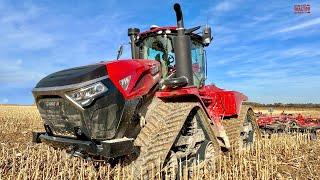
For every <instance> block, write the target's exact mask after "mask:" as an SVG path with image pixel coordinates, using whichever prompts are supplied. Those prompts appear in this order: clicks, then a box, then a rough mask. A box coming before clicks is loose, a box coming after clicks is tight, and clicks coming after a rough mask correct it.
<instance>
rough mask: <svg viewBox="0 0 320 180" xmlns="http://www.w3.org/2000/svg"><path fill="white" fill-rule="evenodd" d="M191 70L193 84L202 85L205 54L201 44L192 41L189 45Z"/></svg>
mask: <svg viewBox="0 0 320 180" xmlns="http://www.w3.org/2000/svg"><path fill="white" fill-rule="evenodd" d="M191 58H192V71H193V81H194V85H196V86H197V87H200V86H202V84H203V83H204V80H205V69H206V68H205V65H206V63H205V59H204V58H205V56H204V50H203V46H202V44H200V43H198V42H192V45H191Z"/></svg>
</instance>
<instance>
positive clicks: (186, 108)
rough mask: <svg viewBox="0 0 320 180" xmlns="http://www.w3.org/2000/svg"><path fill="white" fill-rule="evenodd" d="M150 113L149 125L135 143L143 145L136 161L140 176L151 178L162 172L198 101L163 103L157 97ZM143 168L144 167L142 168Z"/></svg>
mask: <svg viewBox="0 0 320 180" xmlns="http://www.w3.org/2000/svg"><path fill="white" fill-rule="evenodd" d="M154 103H155V104H154V105H153V107H151V108H150V109H149V110H148V111H147V114H146V117H145V119H146V125H145V126H144V127H143V128H142V129H141V132H140V133H139V135H138V136H137V138H136V140H135V142H134V145H135V146H140V155H139V157H138V158H137V159H136V160H135V162H134V167H135V169H136V171H135V173H136V177H141V176H140V175H141V174H142V175H143V176H142V177H143V179H148V178H151V176H150V175H151V171H152V169H153V170H154V171H158V169H159V166H162V165H163V163H164V161H165V158H166V156H167V154H168V153H169V151H170V149H171V147H172V145H173V143H174V141H175V139H176V138H177V136H178V134H179V132H180V130H181V128H182V126H183V124H184V122H185V120H186V119H187V116H188V115H189V113H190V111H191V110H192V109H193V108H194V107H195V106H197V103H193V102H191V103H186V102H183V103H181V102H179V103H174V102H163V101H161V100H159V99H156V100H155V102H154ZM141 168H143V169H141Z"/></svg>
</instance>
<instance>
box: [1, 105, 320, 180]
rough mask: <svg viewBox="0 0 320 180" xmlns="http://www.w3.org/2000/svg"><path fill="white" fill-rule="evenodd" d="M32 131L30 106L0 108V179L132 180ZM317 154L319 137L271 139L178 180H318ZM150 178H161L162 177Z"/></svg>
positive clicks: (37, 124) (36, 122)
mask: <svg viewBox="0 0 320 180" xmlns="http://www.w3.org/2000/svg"><path fill="white" fill-rule="evenodd" d="M34 130H42V123H41V120H40V117H39V114H38V112H37V110H36V108H35V107H34V106H1V105H0V179H134V177H133V169H132V168H131V167H130V165H127V166H125V165H120V164H119V165H116V166H115V167H111V166H110V165H108V164H107V163H102V162H100V163H99V162H92V161H86V160H83V159H80V158H75V157H70V156H69V155H68V154H67V153H65V152H64V151H61V150H54V149H53V148H51V147H49V146H47V145H43V144H33V143H32V142H31V131H34ZM319 152H320V140H319V138H318V139H317V140H315V141H310V140H308V138H307V137H306V136H305V135H273V136H271V138H262V139H261V140H259V141H257V142H256V143H255V144H254V146H253V147H252V148H251V149H250V150H247V151H244V152H241V153H237V152H231V153H228V154H221V155H220V156H219V157H218V158H217V160H218V162H219V163H217V164H216V166H215V167H214V170H211V171H210V172H208V171H207V168H206V167H207V166H206V163H202V164H199V165H197V166H195V167H189V168H194V169H195V170H194V173H193V174H192V177H187V176H185V177H183V179H320V163H319ZM204 172H205V173H204ZM154 174H155V179H162V177H161V175H162V174H163V173H157V170H155V171H154Z"/></svg>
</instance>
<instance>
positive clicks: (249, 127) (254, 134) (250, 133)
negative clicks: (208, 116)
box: [222, 105, 261, 151]
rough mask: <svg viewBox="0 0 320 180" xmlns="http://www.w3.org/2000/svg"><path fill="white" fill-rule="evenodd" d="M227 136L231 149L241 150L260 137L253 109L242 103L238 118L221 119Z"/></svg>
mask: <svg viewBox="0 0 320 180" xmlns="http://www.w3.org/2000/svg"><path fill="white" fill-rule="evenodd" d="M222 123H223V125H224V127H225V129H226V134H227V136H228V138H229V141H230V145H231V149H234V150H236V151H242V150H246V149H248V148H249V147H250V146H251V145H253V143H254V141H255V140H257V139H260V138H261V134H260V130H259V127H258V125H257V122H256V117H255V115H254V111H253V110H252V108H251V107H250V106H248V105H242V107H241V112H240V114H239V116H238V118H231V119H225V120H223V121H222Z"/></svg>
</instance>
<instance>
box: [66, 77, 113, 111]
mask: <svg viewBox="0 0 320 180" xmlns="http://www.w3.org/2000/svg"><path fill="white" fill-rule="evenodd" d="M107 90H108V88H107V87H106V86H105V85H103V84H102V83H101V82H98V83H94V84H91V85H89V86H86V87H83V88H80V89H77V90H74V91H71V92H68V93H67V94H66V95H67V96H68V97H69V98H71V99H72V100H74V101H75V102H77V103H78V104H79V105H81V106H82V107H83V106H88V105H90V104H91V103H92V101H93V100H94V98H95V97H97V96H98V95H100V94H102V93H104V92H106V91H107Z"/></svg>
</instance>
